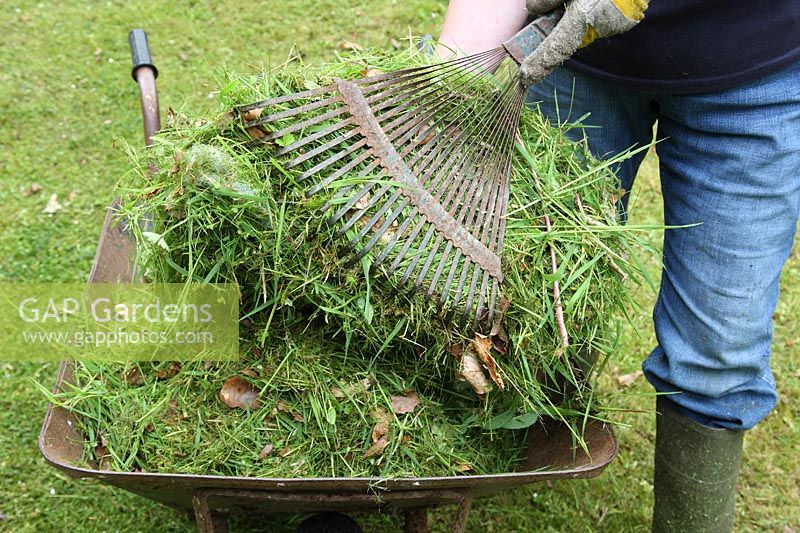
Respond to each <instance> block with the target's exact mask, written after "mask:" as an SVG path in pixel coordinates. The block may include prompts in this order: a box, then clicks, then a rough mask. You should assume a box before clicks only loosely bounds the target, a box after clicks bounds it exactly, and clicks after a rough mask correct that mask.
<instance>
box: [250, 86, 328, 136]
mask: <svg viewBox="0 0 800 533" xmlns="http://www.w3.org/2000/svg"><path fill="white" fill-rule="evenodd" d="M341 102H342V95H340V94H334V95H333V96H331V97H329V98H325V99H323V100H316V101H314V102H309V103H307V104H304V105H301V106H300V107H292V108H289V109H284V110H283V111H276V112H275V113H271V114H269V115H266V116H263V117H258V118H257V119H255V120H248V121H247V122H245V123H244V127H245V128H253V127H255V126H263V125H265V124H269V123H270V122H276V121H278V120H284V119H287V118H291V117H294V116H296V115H301V114H303V113H308V112H309V111H313V110H315V109H319V108H320V107H329V106H330V105H331V104H338V103H341Z"/></svg>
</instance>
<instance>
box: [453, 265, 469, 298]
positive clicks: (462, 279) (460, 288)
mask: <svg viewBox="0 0 800 533" xmlns="http://www.w3.org/2000/svg"><path fill="white" fill-rule="evenodd" d="M470 266H472V261H470V260H469V259H465V261H464V266H463V267H462V268H461V277H460V278H459V280H458V285H456V294H455V296H454V297H453V303H452V307H453V309H455V308H456V307H458V303H459V302H460V301H461V293H462V292H463V291H464V283H465V282H466V281H467V272H468V271H469V268H470Z"/></svg>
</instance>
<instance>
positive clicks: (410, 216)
mask: <svg viewBox="0 0 800 533" xmlns="http://www.w3.org/2000/svg"><path fill="white" fill-rule="evenodd" d="M558 17H559V16H558V15H548V16H545V17H540V18H539V19H537V20H536V21H534V22H533V23H531V24H530V25H528V26H527V27H526V28H525V29H523V30H522V31H521V32H519V33H518V34H517V35H515V36H514V37H513V38H512V39H510V40H509V41H507V42H506V43H504V44H503V45H502V46H500V47H498V48H496V49H494V50H490V51H488V52H484V53H481V54H477V55H473V56H469V57H464V58H460V59H455V60H452V61H447V62H444V63H439V64H434V65H427V66H421V67H417V68H410V69H405V70H400V71H397V72H392V73H380V74H377V75H373V76H370V77H366V78H363V79H359V80H356V81H345V80H340V79H337V80H335V82H334V83H333V84H331V85H328V86H326V87H321V88H318V89H313V90H308V91H303V92H300V93H296V94H291V95H286V96H281V97H278V98H272V99H269V100H264V101H261V102H256V103H253V104H250V105H246V106H242V107H239V108H238V110H237V111H238V112H239V113H240V114H241V116H242V118H243V120H244V127H245V128H247V129H248V131H250V132H251V134H252V135H253V136H254V137H255V138H256V139H255V141H254V142H255V143H256V144H269V145H283V146H276V149H275V152H274V153H275V155H276V156H281V155H291V156H292V159H291V160H289V161H288V162H287V163H286V166H287V168H292V167H299V168H301V169H302V172H301V173H300V175H299V176H298V177H297V178H296V180H297V182H299V183H302V184H303V185H304V186H305V187H306V189H305V191H306V195H307V196H312V195H315V194H317V193H320V192H323V191H325V192H326V193H327V194H326V201H325V203H324V205H323V206H322V207H321V208H320V214H321V215H324V216H326V217H327V219H328V221H329V222H330V223H331V224H335V225H336V227H337V235H338V236H345V237H346V238H347V239H348V244H349V246H350V248H351V249H352V250H353V251H354V253H355V257H354V259H355V260H360V259H361V258H363V257H364V256H366V255H367V254H370V260H371V268H372V269H377V268H380V269H383V270H384V271H385V272H386V274H387V275H393V274H395V273H397V272H402V274H401V276H400V280H399V284H400V285H401V286H403V285H406V284H408V283H409V282H412V283H413V286H414V287H416V288H417V289H420V290H423V291H424V292H425V293H426V294H427V295H428V297H431V298H433V297H437V298H438V301H439V303H440V305H442V306H443V308H445V309H448V310H453V311H458V312H459V313H462V314H463V316H464V317H465V318H467V317H469V316H470V315H471V316H472V317H473V319H474V320H476V321H481V322H484V323H491V322H492V320H493V318H494V309H495V303H496V301H497V297H498V292H499V288H500V283H501V282H502V280H503V272H502V265H501V261H500V254H501V252H502V249H503V238H504V234H505V215H506V210H507V206H508V197H509V176H510V171H511V151H512V148H513V142H514V134H515V132H516V129H517V126H518V122H519V116H520V110H521V107H522V105H523V103H524V96H525V87H523V86H522V85H521V84H520V82H519V81H518V68H517V67H518V65H519V63H520V62H521V61H522V59H524V57H525V56H526V55H527V54H528V53H530V52H531V51H532V50H533V49H534V48H535V47H536V46H537V45H538V43H540V42H541V41H542V40H543V38H544V37H545V36H546V35H547V34H548V33H549V31H550V30H551V29H552V28H553V26H554V25H555V23H556V22H557V21H558ZM490 73H491V74H493V75H488V74H490Z"/></svg>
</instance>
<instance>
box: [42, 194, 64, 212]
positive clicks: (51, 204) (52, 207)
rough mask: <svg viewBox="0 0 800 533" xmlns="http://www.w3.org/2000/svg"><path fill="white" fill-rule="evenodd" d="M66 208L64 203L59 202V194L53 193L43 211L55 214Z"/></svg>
mask: <svg viewBox="0 0 800 533" xmlns="http://www.w3.org/2000/svg"><path fill="white" fill-rule="evenodd" d="M63 208H64V206H63V205H61V204H60V203H58V195H57V194H56V193H53V194H51V195H50V199H49V200H47V205H46V206H45V208H44V209H42V213H47V214H48V215H54V214H56V213H58V212H59V211H61V210H62V209H63Z"/></svg>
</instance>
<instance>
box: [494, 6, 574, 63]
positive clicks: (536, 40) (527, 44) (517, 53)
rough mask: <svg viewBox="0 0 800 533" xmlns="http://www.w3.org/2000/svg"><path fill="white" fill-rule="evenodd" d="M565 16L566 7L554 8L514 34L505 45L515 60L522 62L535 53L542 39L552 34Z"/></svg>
mask: <svg viewBox="0 0 800 533" xmlns="http://www.w3.org/2000/svg"><path fill="white" fill-rule="evenodd" d="M562 16H564V8H558V9H554V10H553V11H551V12H550V13H547V14H546V15H541V16H539V17H536V18H535V19H534V20H533V21H532V22H531V23H530V24H528V25H527V26H525V27H524V28H522V29H521V30H520V31H518V32H517V33H515V34H514V36H513V37H511V38H510V39H509V40H507V41H506V42H504V43H503V47H504V48H505V49H506V51H507V52H508V55H510V56H511V57H512V58H514V61H516V62H517V63H520V64H522V62H523V61H524V60H525V58H526V57H528V56H529V55H530V54H532V53H533V51H534V50H536V48H537V47H538V46H539V45H540V44H542V41H544V40H545V38H547V36H548V35H550V32H551V31H553V28H555V27H556V24H558V23H559V21H560V20H561V17H562Z"/></svg>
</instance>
